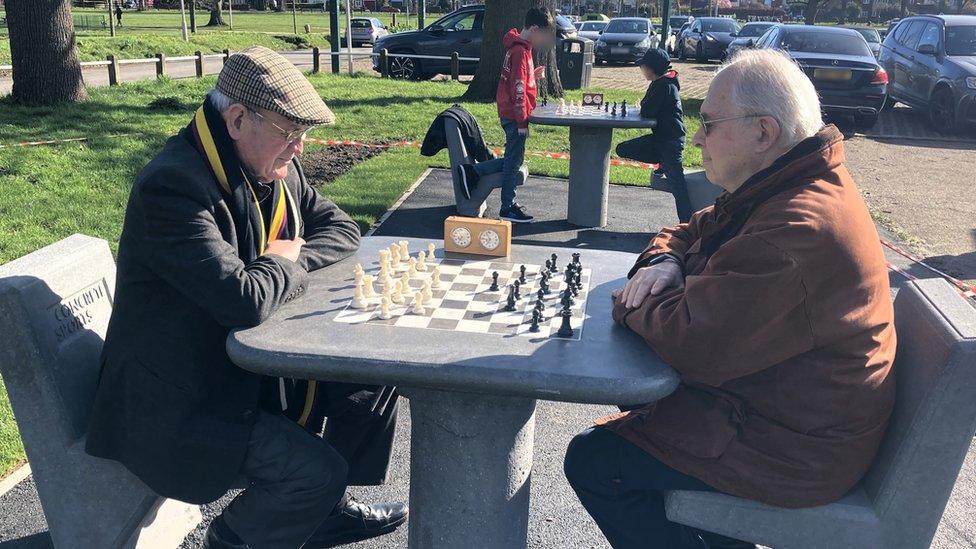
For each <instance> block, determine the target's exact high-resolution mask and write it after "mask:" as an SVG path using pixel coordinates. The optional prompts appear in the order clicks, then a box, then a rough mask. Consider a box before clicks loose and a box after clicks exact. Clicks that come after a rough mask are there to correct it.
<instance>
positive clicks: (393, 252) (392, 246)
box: [390, 244, 400, 265]
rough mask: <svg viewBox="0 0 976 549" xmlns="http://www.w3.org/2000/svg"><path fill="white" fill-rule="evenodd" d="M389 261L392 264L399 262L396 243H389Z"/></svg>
mask: <svg viewBox="0 0 976 549" xmlns="http://www.w3.org/2000/svg"><path fill="white" fill-rule="evenodd" d="M390 262H391V263H393V264H394V265H396V264H397V263H399V262H400V247H399V246H397V245H396V244H390Z"/></svg>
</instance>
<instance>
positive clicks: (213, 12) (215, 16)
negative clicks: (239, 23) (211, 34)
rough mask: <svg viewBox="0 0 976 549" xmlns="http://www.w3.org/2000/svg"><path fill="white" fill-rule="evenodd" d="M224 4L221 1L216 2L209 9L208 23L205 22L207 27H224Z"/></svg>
mask: <svg viewBox="0 0 976 549" xmlns="http://www.w3.org/2000/svg"><path fill="white" fill-rule="evenodd" d="M223 11H224V2H223V0H217V1H216V2H214V4H213V6H211V7H210V21H208V22H207V26H208V27H221V26H223V25H224V17H223V15H224V14H223Z"/></svg>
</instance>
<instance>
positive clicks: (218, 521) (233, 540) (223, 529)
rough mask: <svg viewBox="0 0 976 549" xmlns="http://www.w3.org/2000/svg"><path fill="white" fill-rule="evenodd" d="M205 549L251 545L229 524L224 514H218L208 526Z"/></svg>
mask: <svg viewBox="0 0 976 549" xmlns="http://www.w3.org/2000/svg"><path fill="white" fill-rule="evenodd" d="M203 549H249V547H248V545H247V544H246V543H244V541H243V540H242V539H241V538H239V537H238V536H237V534H235V533H234V532H233V531H231V529H230V527H228V526H227V524H226V523H225V522H224V515H217V517H216V518H215V519H213V520H212V521H211V522H210V526H209V527H207V535H206V537H205V538H204V540H203Z"/></svg>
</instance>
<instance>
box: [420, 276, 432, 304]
mask: <svg viewBox="0 0 976 549" xmlns="http://www.w3.org/2000/svg"><path fill="white" fill-rule="evenodd" d="M420 294H421V296H422V297H423V298H424V303H425V304H426V303H430V300H432V299H434V293H433V292H431V291H430V280H425V281H424V287H423V288H421V290H420Z"/></svg>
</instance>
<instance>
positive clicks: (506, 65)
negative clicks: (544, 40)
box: [495, 29, 537, 128]
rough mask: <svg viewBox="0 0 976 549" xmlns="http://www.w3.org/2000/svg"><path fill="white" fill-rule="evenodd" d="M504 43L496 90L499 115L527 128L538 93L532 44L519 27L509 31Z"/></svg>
mask: <svg viewBox="0 0 976 549" xmlns="http://www.w3.org/2000/svg"><path fill="white" fill-rule="evenodd" d="M502 44H504V45H505V60H504V61H503V62H502V75H501V78H499V80H498V92H496V93H495V102H496V103H498V116H499V117H501V118H507V119H509V120H514V121H515V122H516V123H517V124H518V127H519V128H527V127H529V115H530V114H532V109H534V108H535V98H536V95H537V90H536V85H535V66H534V64H533V63H532V44H530V43H529V42H527V41H526V40H524V39H523V38H522V37H521V36H520V35H519V31H518V29H512V30H510V31H508V33H507V34H505V37H504V38H502Z"/></svg>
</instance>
